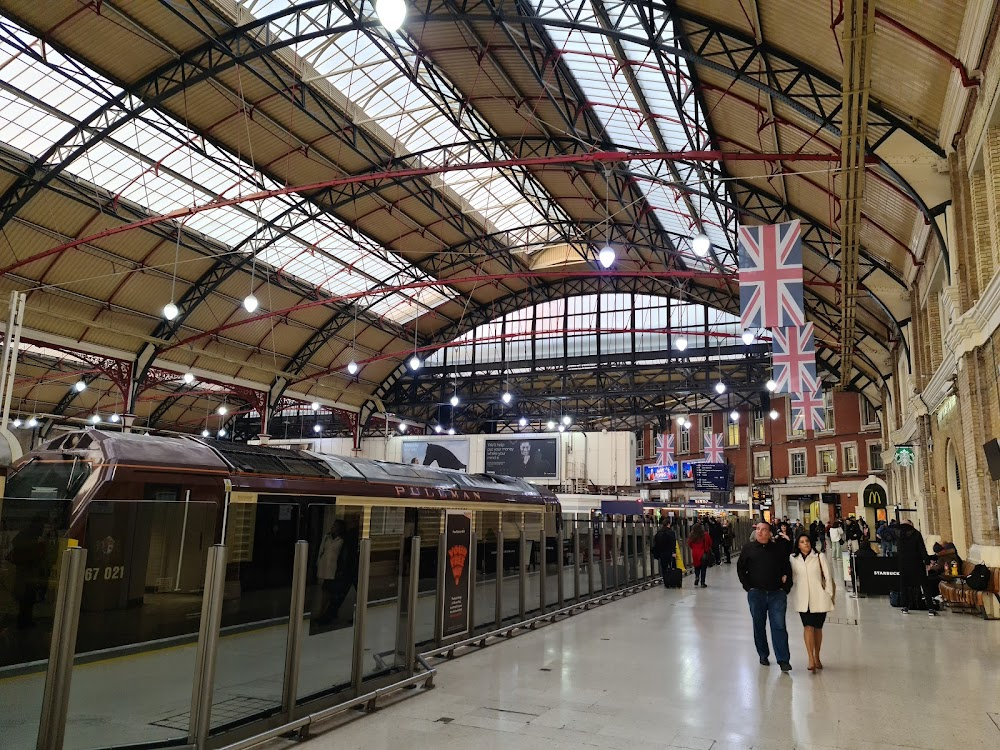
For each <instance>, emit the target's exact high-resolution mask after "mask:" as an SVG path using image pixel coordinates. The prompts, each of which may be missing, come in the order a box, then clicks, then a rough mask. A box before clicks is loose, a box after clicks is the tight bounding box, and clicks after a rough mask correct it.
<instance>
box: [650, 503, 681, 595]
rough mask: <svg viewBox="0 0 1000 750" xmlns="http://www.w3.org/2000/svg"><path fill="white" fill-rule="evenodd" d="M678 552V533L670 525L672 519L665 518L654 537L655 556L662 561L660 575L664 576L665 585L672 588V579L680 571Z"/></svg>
mask: <svg viewBox="0 0 1000 750" xmlns="http://www.w3.org/2000/svg"><path fill="white" fill-rule="evenodd" d="M676 552H677V535H676V534H675V533H674V530H673V528H672V527H671V525H670V519H669V518H664V519H663V522H662V523H661V524H660V530H659V531H657V532H656V536H654V537H653V556H654V557H656V559H657V560H659V561H660V575H661V576H662V577H663V585H664V586H665V587H666V588H668V589H669V588H672V586H671V580H672V579H673V578H675V577H676V576H674V575H672V574H674V573H680V571H679V570H677V563H676V560H675V559H674V555H675V554H676Z"/></svg>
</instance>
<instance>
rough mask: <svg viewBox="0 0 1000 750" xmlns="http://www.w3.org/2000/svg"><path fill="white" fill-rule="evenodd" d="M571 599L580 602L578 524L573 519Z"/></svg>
mask: <svg viewBox="0 0 1000 750" xmlns="http://www.w3.org/2000/svg"><path fill="white" fill-rule="evenodd" d="M573 599H574V601H576V602H577V603H578V604H579V602H580V524H579V523H578V522H577V521H576V519H573Z"/></svg>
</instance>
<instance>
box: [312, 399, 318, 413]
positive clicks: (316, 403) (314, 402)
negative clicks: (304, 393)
mask: <svg viewBox="0 0 1000 750" xmlns="http://www.w3.org/2000/svg"><path fill="white" fill-rule="evenodd" d="M312 410H313V411H319V401H313V402H312Z"/></svg>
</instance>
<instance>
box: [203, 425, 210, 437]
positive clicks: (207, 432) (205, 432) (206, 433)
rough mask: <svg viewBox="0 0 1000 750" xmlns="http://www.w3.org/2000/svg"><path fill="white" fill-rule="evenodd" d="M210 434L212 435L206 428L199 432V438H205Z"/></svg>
mask: <svg viewBox="0 0 1000 750" xmlns="http://www.w3.org/2000/svg"><path fill="white" fill-rule="evenodd" d="M211 434H212V433H211V432H209V431H208V428H207V427H206V428H205V429H204V430H202V431H201V436H202V437H204V438H207V437H208V436H209V435H211Z"/></svg>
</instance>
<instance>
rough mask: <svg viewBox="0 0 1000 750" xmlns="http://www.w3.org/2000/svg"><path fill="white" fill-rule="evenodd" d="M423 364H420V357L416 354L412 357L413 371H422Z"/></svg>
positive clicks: (411, 367) (411, 366)
mask: <svg viewBox="0 0 1000 750" xmlns="http://www.w3.org/2000/svg"><path fill="white" fill-rule="evenodd" d="M421 364H422V363H421V362H420V357H418V356H417V355H416V354H414V355H413V356H412V357H410V369H411V370H413V371H414V372H416V371H417V370H419V369H420V365H421Z"/></svg>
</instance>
